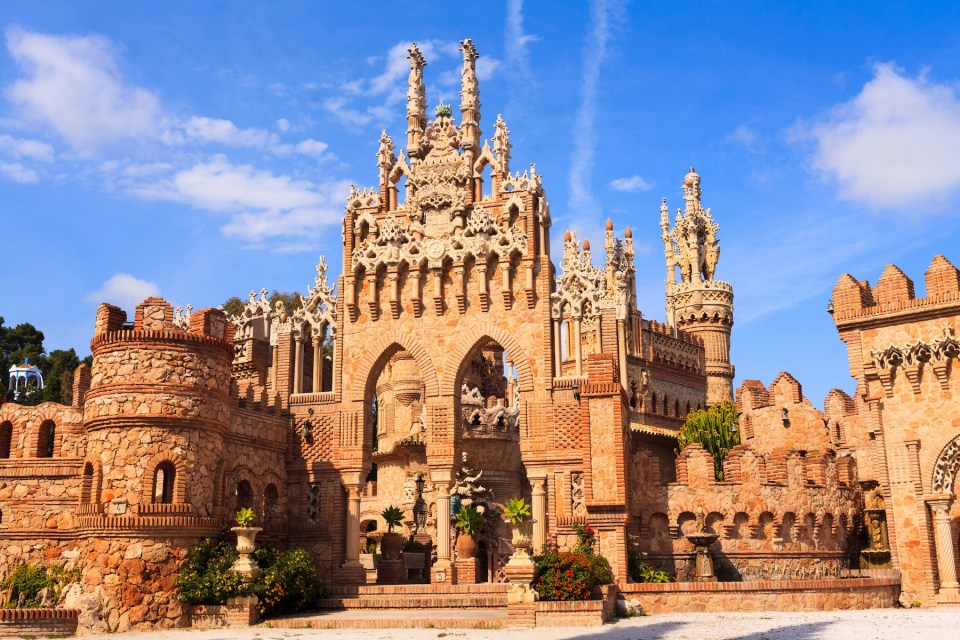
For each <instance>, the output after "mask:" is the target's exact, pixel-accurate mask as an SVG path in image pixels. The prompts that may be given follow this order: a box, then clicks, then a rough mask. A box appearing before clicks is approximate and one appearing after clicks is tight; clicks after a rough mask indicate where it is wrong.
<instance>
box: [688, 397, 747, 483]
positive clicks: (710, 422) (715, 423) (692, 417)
mask: <svg viewBox="0 0 960 640" xmlns="http://www.w3.org/2000/svg"><path fill="white" fill-rule="evenodd" d="M691 442H699V443H700V444H702V445H703V448H704V449H706V450H707V451H708V452H709V453H710V455H711V456H713V471H714V474H715V475H716V477H717V480H723V459H724V458H726V457H727V454H728V453H730V449H732V448H733V447H735V446H737V445H738V444H740V431H739V430H738V429H737V405H735V404H734V403H732V402H730V401H729V400H724V401H723V402H720V403H717V404H712V405H710V406H709V407H707V408H706V409H700V410H697V411H691V412H690V413H689V415H687V421H686V422H685V423H684V424H683V427H681V429H680V433H679V434H678V435H677V450H676V452H677V455H680V452H681V451H683V450H684V449H686V448H687V445H688V444H690V443H691Z"/></svg>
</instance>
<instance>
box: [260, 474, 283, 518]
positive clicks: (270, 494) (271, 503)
mask: <svg viewBox="0 0 960 640" xmlns="http://www.w3.org/2000/svg"><path fill="white" fill-rule="evenodd" d="M278 515H280V492H279V491H277V487H276V485H274V484H268V485H267V488H266V489H264V490H263V524H264V526H270V524H271V522H273V520H275V519H276V517H277V516H278Z"/></svg>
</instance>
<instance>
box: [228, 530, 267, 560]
mask: <svg viewBox="0 0 960 640" xmlns="http://www.w3.org/2000/svg"><path fill="white" fill-rule="evenodd" d="M230 531H233V532H234V533H235V534H237V552H238V553H241V554H245V553H253V550H254V548H255V545H254V540H256V538H257V534H258V533H260V532H261V531H263V529H262V528H261V527H233V528H232V529H230Z"/></svg>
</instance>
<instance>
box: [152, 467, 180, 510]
mask: <svg viewBox="0 0 960 640" xmlns="http://www.w3.org/2000/svg"><path fill="white" fill-rule="evenodd" d="M176 478H177V470H176V468H175V467H174V466H173V463H172V462H169V461H164V462H161V463H160V464H158V465H157V469H156V470H155V471H154V472H153V502H154V504H173V484H174V482H175V481H176Z"/></svg>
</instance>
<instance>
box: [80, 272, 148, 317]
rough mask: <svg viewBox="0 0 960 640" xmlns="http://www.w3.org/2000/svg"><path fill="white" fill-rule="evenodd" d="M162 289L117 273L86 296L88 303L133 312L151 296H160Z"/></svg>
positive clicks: (133, 277)
mask: <svg viewBox="0 0 960 640" xmlns="http://www.w3.org/2000/svg"><path fill="white" fill-rule="evenodd" d="M159 295H160V287H158V286H157V285H156V283H153V282H150V281H149V280H141V279H140V278H137V277H135V276H132V275H130V274H129V273H117V274H114V275H113V276H111V277H110V278H109V279H107V281H106V282H104V283H103V284H102V285H101V286H100V288H99V289H97V290H96V291H93V292H91V293H88V294H87V295H86V296H85V299H86V300H87V302H109V303H110V304H115V305H117V306H118V307H120V308H121V309H126V310H127V311H132V310H133V309H134V308H135V307H136V306H137V305H138V304H140V303H141V302H143V301H144V300H145V299H147V298H149V297H151V296H159Z"/></svg>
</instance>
